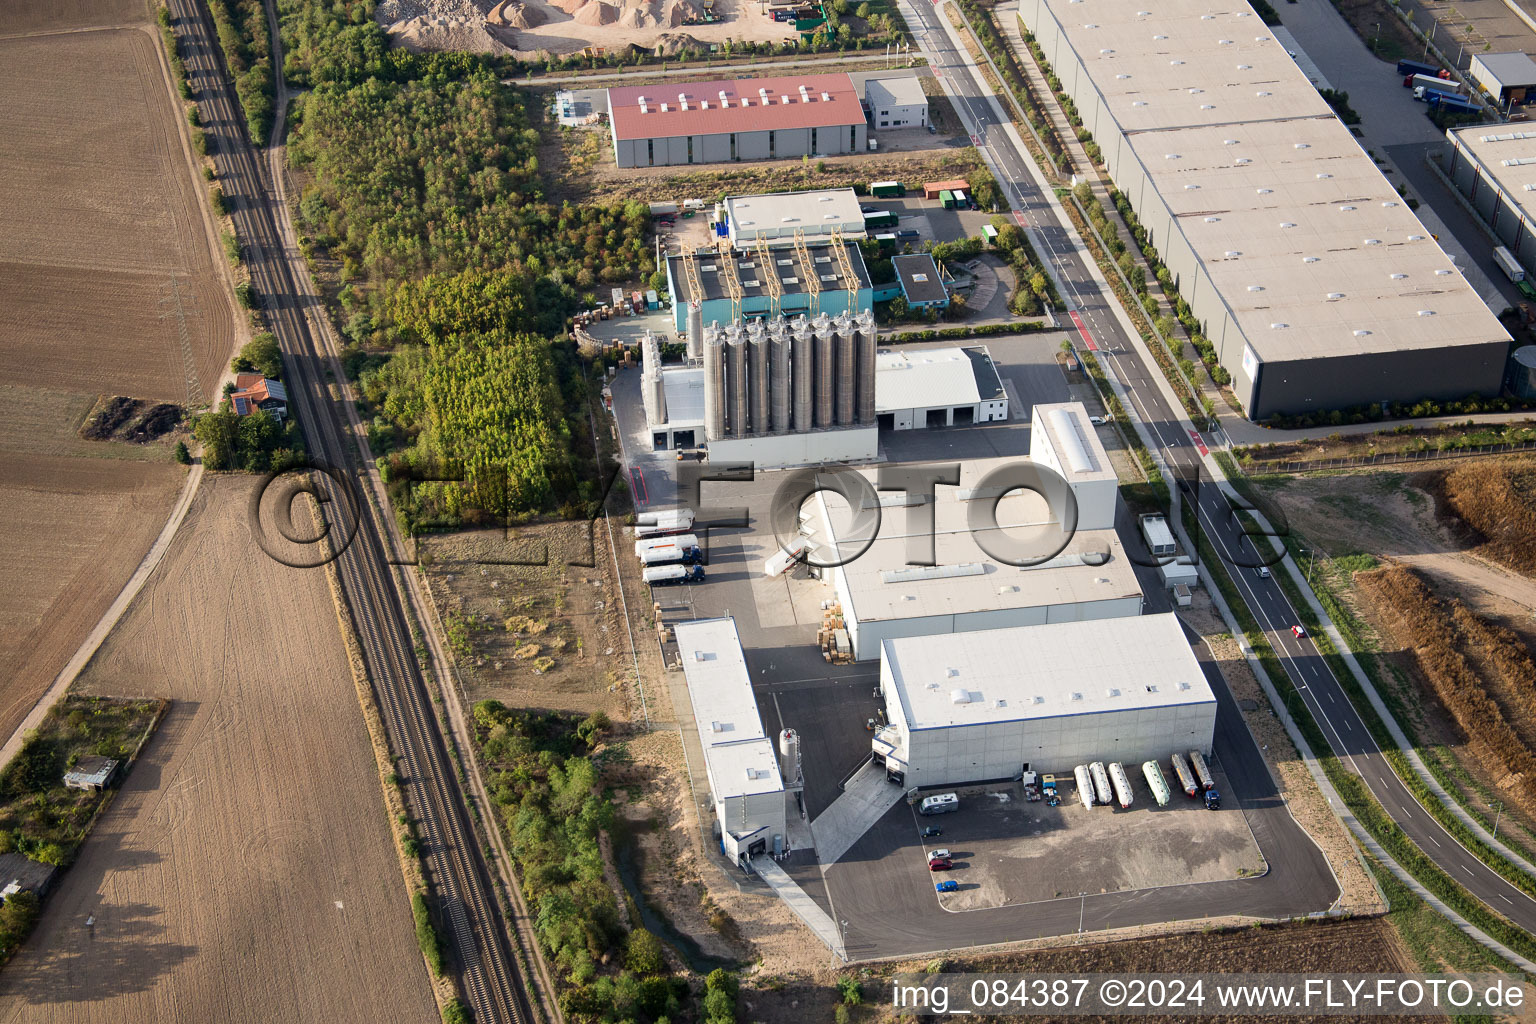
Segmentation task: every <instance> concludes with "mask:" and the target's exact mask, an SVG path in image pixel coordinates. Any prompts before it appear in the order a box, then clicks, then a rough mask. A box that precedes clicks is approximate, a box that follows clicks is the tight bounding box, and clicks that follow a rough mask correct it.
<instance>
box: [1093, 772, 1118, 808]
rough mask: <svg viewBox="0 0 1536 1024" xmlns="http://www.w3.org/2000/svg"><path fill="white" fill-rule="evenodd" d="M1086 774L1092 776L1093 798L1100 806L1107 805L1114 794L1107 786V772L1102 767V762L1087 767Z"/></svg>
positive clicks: (1108, 785) (1113, 797)
mask: <svg viewBox="0 0 1536 1024" xmlns="http://www.w3.org/2000/svg"><path fill="white" fill-rule="evenodd" d="M1088 774H1089V775H1091V776H1093V798H1094V800H1096V801H1097V802H1099V803H1101V804H1108V803H1110V802H1112V801H1113V800H1114V799H1115V794H1114V792H1113V790H1112V788H1111V786H1110V784H1109V771H1108V770H1107V769H1106V768H1105V767H1104V762H1103V761H1095V762H1093V763H1092V764H1090V765H1089V766H1088Z"/></svg>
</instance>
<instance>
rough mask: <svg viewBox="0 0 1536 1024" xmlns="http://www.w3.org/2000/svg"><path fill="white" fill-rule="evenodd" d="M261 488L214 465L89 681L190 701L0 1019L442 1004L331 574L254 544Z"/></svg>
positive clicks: (170, 1021)
mask: <svg viewBox="0 0 1536 1024" xmlns="http://www.w3.org/2000/svg"><path fill="white" fill-rule="evenodd" d="M254 486H255V481H253V480H251V479H250V478H247V477H209V478H208V479H206V480H205V481H204V483H203V486H202V489H201V491H200V492H199V494H198V497H197V499H196V500H195V502H194V504H193V507H192V509H191V511H190V512H189V513H188V515H187V519H186V522H185V523H184V524H183V526H182V529H181V532H180V533H179V534H178V536H177V538H176V541H175V543H174V544H173V545H172V547H171V549H170V550H169V551H168V552H167V553H166V556H165V559H164V561H163V562H161V564H160V566H159V568H158V569H156V571H155V573H154V574H153V576H151V578H150V580H149V582H148V583H147V584H146V585H145V588H144V590H143V592H142V593H141V594H140V595H139V598H138V600H137V601H136V602H135V603H134V605H133V607H132V608H131V609H130V610H129V612H128V613H127V614H126V615H125V616H124V617H123V619H122V621H121V622H120V623H119V624H118V626H117V628H116V629H115V630H114V631H113V632H112V634H111V635H110V636H109V637H108V638H107V641H106V643H105V644H104V645H103V646H102V649H101V651H100V652H99V653H98V654H97V656H96V658H95V660H94V661H93V662H92V663H91V664H90V666H89V667H87V669H86V671H85V672H84V673H83V674H82V676H81V679H80V682H79V683H78V684H77V689H78V690H79V691H83V692H86V693H103V694H106V693H110V694H117V695H123V696H140V695H143V696H161V697H168V698H170V699H171V701H172V706H171V710H170V712H169V713H168V715H167V717H166V719H165V721H164V723H163V724H162V725H161V727H160V730H159V733H158V734H157V735H156V736H155V738H154V739H153V740H152V741H151V742H150V744H149V746H148V747H147V748H146V750H145V752H144V755H143V758H142V760H141V762H140V763H139V765H138V766H137V767H135V769H134V771H133V773H132V774H131V775H130V776H129V777H128V780H127V782H126V783H125V784H124V788H123V791H122V792H121V793H119V794H118V797H117V799H116V801H115V802H114V803H113V805H112V806H111V808H110V809H109V810H108V811H107V812H106V814H105V815H104V816H103V817H102V819H101V820H100V821H99V822H98V823H97V825H96V829H95V832H94V833H93V835H92V836H91V838H90V839H89V840H88V841H87V842H86V844H85V846H84V847H83V848H82V849H81V853H80V859H79V861H78V862H77V863H76V864H75V866H74V867H72V868H71V869H70V870H69V872H68V874H66V875H65V876H64V880H63V882H62V883H61V885H60V887H59V889H58V890H57V891H56V892H55V893H54V895H53V896H52V897H51V898H50V900H49V902H48V905H47V907H46V909H45V912H44V915H43V918H42V920H41V922H40V923H39V925H38V928H37V931H36V932H34V933H33V936H32V938H31V939H30V940H29V941H28V942H27V943H26V945H25V946H24V947H23V948H22V950H21V952H20V953H19V954H18V955H17V957H16V959H15V960H13V961H12V962H11V964H10V965H9V966H8V967H7V968H6V970H5V972H4V974H0V1021H6V1022H12V1021H18V1022H19V1021H48V1022H58V1024H65V1022H68V1024H119V1022H122V1021H156V1022H159V1024H178V1022H185V1024H206V1022H209V1021H219V1022H220V1024H279V1022H293V1024H301V1022H302V1024H312V1022H315V1021H428V1020H436V1019H437V1009H436V1006H435V1005H434V1003H433V998H432V993H431V990H430V988H429V987H428V981H427V973H426V968H425V966H424V965H423V963H422V959H421V954H420V953H419V952H418V950H417V948H416V943H415V938H414V934H413V926H412V922H411V914H410V906H409V903H408V901H407V899H406V894H405V890H404V887H403V884H402V880H401V876H400V868H399V865H398V863H397V859H396V854H395V850H394V844H393V840H392V839H391V838H390V834H389V826H388V822H387V819H386V815H385V809H384V800H383V795H382V793H381V791H380V784H379V776H378V770H377V768H376V766H375V764H374V759H373V753H372V749H371V747H370V745H369V740H368V734H367V731H366V729H365V728H364V725H363V716H362V714H361V713H360V712H359V710H358V705H357V697H356V693H355V691H354V688H353V683H352V678H351V675H350V670H349V667H348V663H347V656H346V651H345V648H344V647H343V645H342V641H341V637H340V633H339V631H338V629H337V623H336V613H335V610H334V608H333V605H332V603H331V595H330V590H329V587H328V586H327V584H326V578H325V575H324V574H323V573H322V572H320V571H319V570H298V569H289V568H286V567H283V566H281V565H279V564H278V563H276V562H274V561H272V560H271V559H269V558H267V557H266V556H265V555H262V554H261V553H260V552H259V551H257V549H256V548H255V547H254V546H253V545H252V543H251V539H250V531H249V529H248V528H247V526H246V514H247V513H246V503H247V501H248V499H249V496H250V490H251V488H252V487H254ZM91 917H94V919H95V923H94V925H93V926H91V927H87V926H86V923H85V922H86V920H87V918H91Z"/></svg>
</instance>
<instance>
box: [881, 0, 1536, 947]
mask: <svg viewBox="0 0 1536 1024" xmlns="http://www.w3.org/2000/svg"><path fill="white" fill-rule="evenodd" d="M909 9H913V10H914V11H915V14H916V24H915V25H913V26H912V27H913V29H914V33H915V34H917V35H918V38H919V41H920V45H921V47H922V49H923V50H924V52H926V53H927V54H928V57H929V63H930V65H931V66H932V67H934V68H935V69H936V72H935V73H936V74H940V75H942V76H944V77H945V78H947V79H948V81H949V84H950V86H951V88H953V89H954V90H955V91H956V92H957V94H958V101H957V103H956V107H957V109H958V110H959V111H960V113H961V117H962V118H963V119H965V120H967V121H968V122H969V123H970V125H971V130H972V133H973V135H975V136H977V138H978V140H979V142H980V144H981V145H982V146H983V147H985V148H986V149H987V150H988V151H989V153H990V155H991V156H992V158H993V160H994V162H995V164H996V165H997V167H998V168H999V169H1001V170H1002V171H1003V174H1004V177H1005V178H1006V179H1007V180H1005V181H1003V182H1000V184H1002V185H1003V187H1004V188H1005V189H1006V190H1007V191H1008V193H1009V194H1010V197H1011V198H1013V199H1014V200H1015V209H1016V210H1017V211H1018V213H1017V214H1016V216H1018V217H1021V218H1022V220H1023V221H1024V222H1025V223H1028V224H1029V225H1030V226H1031V227H1032V228H1034V229H1035V231H1036V233H1037V234H1038V235H1039V237H1040V238H1041V240H1042V242H1043V244H1044V247H1045V250H1046V252H1045V253H1043V254H1042V256H1044V257H1046V258H1049V259H1050V260H1051V261H1052V263H1053V264H1054V267H1055V270H1056V273H1057V275H1058V277H1059V279H1060V281H1061V284H1062V297H1063V299H1064V301H1067V302H1068V303H1070V304H1072V305H1074V306H1075V308H1074V309H1073V310H1071V312H1072V313H1073V314H1074V319H1075V320H1076V321H1077V322H1078V326H1079V328H1080V334H1081V338H1082V341H1083V343H1084V344H1085V345H1086V346H1087V347H1089V348H1090V349H1095V350H1097V352H1098V356H1099V359H1100V360H1101V362H1103V363H1105V364H1107V365H1108V367H1109V369H1110V371H1111V372H1112V373H1113V374H1114V376H1115V377H1116V378H1117V379H1118V380H1119V381H1120V382H1121V384H1122V385H1123V386H1124V387H1125V389H1126V391H1127V394H1128V398H1129V404H1130V406H1131V408H1132V411H1133V412H1134V414H1135V415H1136V417H1137V418H1138V419H1140V420H1141V422H1142V423H1143V424H1144V425H1145V426H1146V428H1147V430H1148V432H1149V434H1150V435H1151V436H1152V438H1153V439H1154V441H1155V442H1156V444H1157V445H1158V447H1159V448H1160V449H1161V455H1162V457H1163V459H1164V461H1165V462H1166V464H1167V465H1169V466H1170V467H1171V468H1172V470H1173V473H1174V475H1175V477H1176V478H1179V479H1183V480H1188V481H1196V482H1198V481H1199V480H1200V479H1201V477H1202V473H1203V464H1202V462H1201V460H1200V456H1199V453H1198V451H1197V449H1196V447H1195V444H1196V442H1198V443H1199V444H1200V445H1201V446H1202V447H1203V446H1204V443H1205V442H1204V440H1203V439H1200V438H1199V437H1198V435H1193V436H1192V432H1191V431H1190V430H1189V429H1188V428H1187V427H1186V426H1185V425H1184V423H1183V422H1182V420H1181V415H1180V413H1179V412H1178V411H1177V410H1175V409H1174V408H1172V407H1171V405H1170V404H1169V403H1168V401H1167V400H1166V399H1165V398H1164V397H1163V394H1162V392H1161V390H1160V389H1159V388H1158V387H1157V386H1156V385H1155V384H1154V383H1153V381H1152V377H1151V374H1152V373H1155V372H1160V371H1157V370H1153V369H1149V368H1148V367H1147V366H1146V365H1145V362H1144V361H1143V359H1142V358H1141V356H1140V355H1139V354H1138V352H1137V351H1136V350H1135V349H1133V348H1132V347H1131V344H1130V340H1129V338H1128V336H1127V335H1126V334H1125V332H1124V331H1123V329H1122V328H1121V326H1120V323H1119V321H1118V320H1117V319H1116V318H1115V316H1114V315H1113V313H1112V312H1111V311H1110V310H1109V307H1108V305H1107V300H1106V297H1105V296H1104V295H1103V294H1102V293H1101V292H1100V290H1099V288H1098V286H1097V283H1096V282H1095V281H1094V280H1093V279H1092V277H1091V276H1090V274H1089V273H1088V271H1087V269H1086V267H1085V266H1084V265H1083V263H1082V261H1081V260H1080V259H1079V258H1078V256H1077V255H1076V253H1075V251H1074V250H1073V248H1072V246H1071V245H1070V243H1069V242H1067V240H1066V229H1065V228H1064V227H1063V226H1062V224H1061V223H1060V222H1059V221H1058V220H1057V218H1056V213H1055V211H1054V210H1053V209H1052V208H1051V206H1050V203H1049V202H1048V201H1047V199H1046V198H1045V196H1044V195H1042V194H1041V192H1040V190H1039V189H1038V188H1037V187H1036V186H1035V183H1034V178H1033V176H1032V175H1031V173H1030V171H1029V169H1028V168H1027V167H1026V164H1025V161H1027V160H1029V159H1031V158H1030V156H1029V155H1028V154H1027V153H1024V152H1020V151H1019V150H1018V148H1017V147H1016V146H1015V145H1014V143H1013V140H1012V139H1011V138H1010V137H1009V135H1008V133H1007V132H1006V131H1004V130H1003V129H1002V128H1001V127H1000V126H999V123H998V114H997V110H996V108H995V107H994V106H993V103H992V99H991V95H990V92H989V90H987V89H986V88H985V86H984V85H983V83H982V82H981V80H980V77H979V75H978V74H977V72H976V70H975V69H974V68H973V67H971V65H970V63H969V61H970V58H969V55H968V54H964V53H963V52H961V51H957V50H956V48H955V46H954V45H953V44H952V43H951V41H950V39H949V37H948V34H947V33H946V32H944V30H943V28H942V27H941V25H940V22H939V19H940V18H941V17H942V16H943V15H941V14H940V13H938V12H937V11H935V9H934V8H933V7H932V6H931V5H930V4H928V3H926V2H923V0H916V2H915V3H913V4H911V5H910V6H909ZM1108 301H1112V299H1110V300H1108ZM1191 491H1192V492H1193V493H1194V494H1195V495H1197V496H1198V497H1197V500H1196V508H1197V512H1198V519H1199V523H1200V527H1201V529H1202V530H1204V531H1205V532H1206V533H1207V535H1208V536H1210V537H1211V540H1212V544H1213V546H1214V547H1215V548H1216V550H1217V552H1218V554H1219V555H1221V557H1222V558H1223V559H1224V560H1226V561H1227V562H1228V565H1229V567H1230V568H1231V572H1232V576H1233V578H1234V579H1235V580H1236V582H1237V586H1238V589H1239V590H1240V591H1241V592H1242V595H1243V599H1244V600H1245V601H1246V602H1247V603H1248V605H1249V607H1250V608H1251V609H1252V611H1253V613H1254V615H1255V617H1256V618H1257V620H1258V622H1259V624H1260V626H1261V627H1262V628H1263V629H1264V630H1265V632H1266V634H1267V636H1268V638H1269V641H1270V643H1271V644H1272V645H1273V646H1274V648H1275V651H1276V653H1277V654H1278V655H1279V656H1280V660H1281V662H1282V663H1283V665H1284V666H1285V670H1286V672H1287V674H1288V675H1289V676H1290V678H1291V680H1292V682H1293V683H1294V684H1295V685H1296V687H1297V688H1298V690H1300V692H1301V693H1302V695H1303V699H1304V700H1305V701H1306V704H1307V709H1308V710H1309V711H1310V712H1311V713H1312V714H1313V716H1314V717H1315V718H1316V719H1317V721H1318V722H1319V724H1320V725H1321V726H1322V729H1323V731H1324V733H1325V734H1326V735H1327V737H1328V740H1329V743H1330V744H1332V745H1333V747H1334V749H1335V751H1336V752H1337V753H1338V754H1339V755H1340V757H1342V758H1343V759H1344V760H1345V761H1346V763H1348V764H1349V765H1350V766H1351V767H1353V768H1354V769H1355V770H1356V771H1357V772H1358V773H1359V774H1360V776H1361V778H1362V779H1363V780H1364V781H1365V782H1366V784H1367V785H1368V786H1369V787H1370V789H1371V792H1372V793H1373V794H1374V795H1375V796H1376V799H1377V800H1378V801H1380V803H1381V805H1382V806H1383V808H1385V809H1386V811H1387V813H1388V814H1390V815H1391V816H1392V818H1393V819H1394V820H1395V821H1396V822H1397V823H1398V825H1399V826H1401V828H1402V829H1403V831H1404V832H1405V834H1407V836H1408V837H1409V838H1410V839H1412V840H1413V841H1414V842H1415V843H1416V844H1417V845H1418V846H1419V848H1420V849H1422V850H1423V851H1424V852H1425V854H1427V855H1428V856H1429V857H1430V858H1431V859H1432V860H1434V861H1435V863H1436V864H1438V865H1439V866H1440V867H1441V868H1442V869H1444V870H1445V871H1446V872H1447V873H1448V874H1450V875H1451V877H1453V878H1454V879H1455V880H1456V881H1457V882H1459V883H1460V884H1461V885H1463V886H1464V887H1466V889H1467V890H1468V891H1469V892H1471V893H1472V894H1473V895H1474V896H1476V897H1477V898H1478V899H1480V900H1482V901H1483V902H1484V903H1486V904H1487V905H1488V906H1489V907H1490V908H1492V909H1494V910H1496V911H1497V912H1499V913H1501V914H1504V915H1505V916H1507V917H1509V918H1510V919H1511V920H1512V921H1514V922H1515V923H1516V924H1518V925H1520V927H1522V928H1525V929H1526V930H1527V931H1533V932H1536V900H1533V899H1532V898H1531V897H1529V896H1527V895H1526V894H1525V893H1523V892H1521V891H1520V890H1518V889H1516V888H1515V887H1514V886H1513V885H1511V884H1510V883H1509V882H1507V881H1505V880H1504V879H1503V878H1501V877H1500V876H1499V875H1498V874H1497V873H1496V872H1495V871H1493V869H1492V868H1489V867H1488V866H1487V865H1485V864H1483V863H1482V861H1480V860H1478V859H1477V858H1476V857H1474V856H1473V855H1472V854H1471V853H1469V852H1468V851H1467V850H1466V849H1465V848H1464V847H1462V846H1461V845H1460V843H1458V842H1457V841H1456V839H1455V838H1454V837H1452V836H1451V835H1450V834H1449V833H1448V832H1446V831H1445V829H1444V828H1442V827H1441V826H1440V824H1439V823H1438V822H1436V821H1435V820H1434V819H1433V818H1431V817H1430V816H1429V814H1428V813H1427V812H1426V811H1425V810H1424V809H1423V808H1422V807H1421V806H1420V805H1419V804H1418V802H1417V801H1416V800H1415V799H1414V798H1413V795H1412V794H1411V793H1409V792H1408V790H1407V787H1406V786H1404V784H1403V782H1402V780H1401V779H1399V778H1398V777H1397V775H1396V774H1395V773H1393V771H1392V770H1391V767H1390V765H1388V764H1387V762H1386V760H1385V758H1384V757H1383V756H1382V755H1381V752H1380V750H1379V749H1378V748H1377V747H1376V744H1375V743H1374V741H1373V740H1372V739H1371V736H1370V733H1369V732H1368V731H1367V729H1366V727H1365V724H1364V722H1363V721H1362V720H1361V718H1360V716H1359V714H1358V712H1356V711H1355V709H1354V706H1353V705H1352V704H1351V703H1350V702H1349V699H1348V697H1347V695H1346V694H1345V693H1344V690H1343V688H1342V686H1341V685H1340V684H1339V681H1338V680H1337V679H1336V678H1335V677H1334V676H1333V674H1332V672H1331V670H1330V669H1329V666H1328V664H1327V662H1326V661H1325V659H1324V658H1323V657H1322V656H1321V655H1320V654H1319V653H1318V651H1317V648H1316V647H1315V646H1314V645H1313V643H1312V640H1311V639H1310V638H1297V637H1295V636H1293V635H1292V633H1291V627H1292V626H1293V625H1295V624H1296V623H1297V622H1299V621H1300V620H1299V618H1298V617H1297V615H1296V613H1295V610H1294V609H1292V608H1291V606H1290V602H1289V601H1288V600H1287V599H1286V596H1285V593H1284V591H1282V590H1281V589H1280V585H1279V583H1278V582H1277V581H1276V580H1275V579H1273V578H1269V579H1260V578H1259V577H1258V576H1257V575H1256V574H1255V573H1254V572H1253V571H1252V570H1251V569H1246V568H1243V567H1241V566H1240V564H1239V563H1238V553H1239V550H1240V545H1242V544H1247V547H1246V548H1245V549H1243V550H1246V552H1247V556H1246V558H1245V559H1244V560H1245V561H1247V562H1248V563H1249V564H1256V563H1257V562H1258V561H1259V559H1258V557H1257V556H1256V554H1255V549H1254V548H1253V547H1252V545H1251V542H1247V541H1244V539H1243V538H1242V536H1241V530H1240V526H1239V524H1238V523H1237V521H1236V519H1235V516H1234V515H1233V514H1232V511H1231V506H1230V503H1229V501H1228V500H1227V498H1226V497H1225V496H1224V495H1222V494H1221V492H1220V491H1219V490H1218V489H1217V488H1216V487H1212V486H1207V487H1199V486H1198V483H1196V484H1195V485H1194V486H1193V487H1192V488H1191ZM1274 557H1275V556H1274V555H1273V554H1269V555H1267V556H1266V559H1267V560H1273V559H1274ZM1281 571H1283V570H1281ZM1215 689H1217V691H1218V692H1221V693H1225V691H1226V688H1225V686H1224V685H1223V686H1216V687H1215ZM1218 730H1219V731H1220V726H1219V725H1218ZM1237 731H1238V732H1240V733H1241V735H1240V736H1232V735H1228V737H1227V739H1228V742H1229V743H1230V742H1231V741H1233V740H1236V741H1237V748H1238V749H1237V750H1235V751H1234V750H1233V749H1232V747H1231V746H1230V745H1223V744H1222V743H1221V742H1219V741H1220V738H1221V737H1220V736H1218V751H1219V752H1220V755H1221V757H1222V758H1223V762H1224V764H1225V765H1226V767H1227V771H1228V773H1229V775H1231V774H1232V773H1234V772H1243V771H1245V770H1246V771H1250V772H1251V769H1252V768H1253V766H1254V764H1253V759H1254V758H1258V757H1259V753H1258V751H1257V750H1255V749H1253V739H1252V737H1251V735H1249V734H1248V732H1247V730H1246V729H1241V730H1237ZM1259 767H1262V766H1261V765H1260V766H1259ZM1260 845H1261V847H1262V846H1263V843H1262V841H1261V844H1260ZM1265 852H1266V855H1267V856H1269V857H1270V858H1271V861H1272V862H1273V861H1274V860H1275V859H1276V853H1275V852H1273V851H1271V850H1269V849H1268V848H1265ZM1273 875H1274V872H1271V876H1273ZM1271 876H1266V877H1267V878H1268V877H1271ZM1263 881H1264V880H1260V884H1261V885H1262V884H1263ZM1176 891H1177V890H1161V891H1160V892H1159V894H1158V896H1157V897H1156V899H1155V900H1154V901H1153V902H1160V901H1161V900H1162V899H1164V898H1165V896H1166V894H1167V893H1169V892H1176ZM1212 891H1213V890H1211V889H1209V888H1202V889H1201V891H1200V892H1201V894H1200V900H1201V901H1202V904H1203V906H1205V907H1206V908H1209V907H1210V904H1209V903H1208V902H1206V901H1207V900H1208V898H1209V896H1210V894H1211V892H1212ZM1189 895H1193V894H1189ZM1221 898H1222V899H1224V901H1225V903H1224V906H1225V909H1226V910H1227V911H1228V912H1233V913H1238V912H1247V913H1253V912H1254V911H1252V910H1250V909H1245V908H1244V907H1243V906H1242V904H1244V903H1246V902H1247V900H1248V898H1249V897H1248V894H1247V891H1246V889H1243V888H1234V889H1232V890H1230V892H1225V891H1224V892H1223V895H1222V897H1221ZM1317 900H1318V897H1317V896H1316V895H1312V896H1311V897H1310V899H1308V898H1303V899H1301V900H1300V901H1299V902H1300V904H1302V905H1305V904H1310V905H1309V906H1306V909H1309V910H1310V909H1319V907H1318V905H1317ZM1088 902H1089V903H1090V904H1091V903H1092V902H1093V899H1092V898H1090V899H1089V901H1088ZM1166 909H1167V913H1168V917H1169V918H1174V917H1178V916H1187V915H1188V910H1189V907H1188V906H1182V907H1181V906H1178V905H1170V906H1168V907H1167V908H1166ZM1299 909H1300V907H1299V906H1298V908H1297V910H1299ZM1297 910H1293V911H1291V912H1292V913H1294V912H1297Z"/></svg>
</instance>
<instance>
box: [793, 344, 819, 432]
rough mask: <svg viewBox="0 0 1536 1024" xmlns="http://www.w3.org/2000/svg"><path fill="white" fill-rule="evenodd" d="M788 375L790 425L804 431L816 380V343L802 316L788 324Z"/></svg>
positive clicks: (809, 424) (809, 419)
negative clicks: (790, 390)
mask: <svg viewBox="0 0 1536 1024" xmlns="http://www.w3.org/2000/svg"><path fill="white" fill-rule="evenodd" d="M790 336H791V337H792V338H793V341H791V342H790V360H789V364H790V365H789V370H790V377H791V378H792V380H793V385H792V386H793V388H794V397H793V400H792V401H791V402H790V414H791V419H790V426H791V428H792V429H794V430H797V431H800V432H801V433H804V432H805V431H807V430H810V429H811V408H812V397H811V396H812V393H813V392H812V388H813V385H814V384H815V382H816V343H815V341H814V340H813V339H812V337H811V325H810V323H809V322H807V321H806V319H805V317H804V316H798V317H796V318H795V322H794V323H793V324H792V325H791V326H790Z"/></svg>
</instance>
